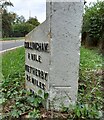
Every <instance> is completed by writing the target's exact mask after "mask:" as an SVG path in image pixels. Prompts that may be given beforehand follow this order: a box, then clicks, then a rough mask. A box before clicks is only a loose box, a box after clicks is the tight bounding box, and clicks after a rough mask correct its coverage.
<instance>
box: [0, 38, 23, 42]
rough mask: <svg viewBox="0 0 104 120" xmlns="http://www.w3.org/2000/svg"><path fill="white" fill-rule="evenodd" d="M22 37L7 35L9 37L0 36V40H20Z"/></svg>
mask: <svg viewBox="0 0 104 120" xmlns="http://www.w3.org/2000/svg"><path fill="white" fill-rule="evenodd" d="M22 39H24V37H9V38H0V41H2V40H3V41H8V40H22Z"/></svg>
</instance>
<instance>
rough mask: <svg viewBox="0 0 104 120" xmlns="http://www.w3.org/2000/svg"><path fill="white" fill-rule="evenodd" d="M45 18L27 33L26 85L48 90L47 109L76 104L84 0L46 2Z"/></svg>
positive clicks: (31, 89)
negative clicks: (77, 0)
mask: <svg viewBox="0 0 104 120" xmlns="http://www.w3.org/2000/svg"><path fill="white" fill-rule="evenodd" d="M46 13H47V17H46V21H45V22H44V23H42V24H41V25H39V26H38V27H37V28H35V29H34V30H33V31H32V32H30V33H29V34H28V35H27V36H26V40H25V48H26V53H25V57H26V65H25V71H26V72H25V73H26V74H25V75H26V88H27V89H28V90H30V91H31V92H32V93H38V91H39V90H40V89H41V90H42V91H43V92H47V93H49V98H48V108H51V109H53V108H55V109H60V106H61V105H62V104H64V105H65V106H69V104H71V103H75V102H76V99H77V92H78V72H79V61H80V38H79V36H80V33H81V26H82V14H83V2H48V3H47V12H46Z"/></svg>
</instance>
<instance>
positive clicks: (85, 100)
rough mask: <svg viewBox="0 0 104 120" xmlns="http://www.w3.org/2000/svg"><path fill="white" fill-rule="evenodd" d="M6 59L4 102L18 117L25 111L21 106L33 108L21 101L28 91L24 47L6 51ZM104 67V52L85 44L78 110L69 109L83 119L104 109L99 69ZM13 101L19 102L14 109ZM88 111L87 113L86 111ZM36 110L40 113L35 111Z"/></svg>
mask: <svg viewBox="0 0 104 120" xmlns="http://www.w3.org/2000/svg"><path fill="white" fill-rule="evenodd" d="M2 61H3V62H2V72H3V75H4V81H3V85H2V89H3V91H4V92H3V93H4V98H5V102H4V103H3V106H4V112H7V113H9V111H11V112H10V115H12V117H13V115H14V116H15V117H18V116H19V114H20V113H22V114H23V111H22V110H20V109H21V108H24V109H25V110H26V111H27V110H28V109H30V108H31V106H26V103H25V105H23V104H24V103H22V104H21V102H20V101H19V100H21V99H24V97H23V94H24V93H23V91H22V89H23V88H24V83H25V80H24V75H25V70H24V65H25V50H24V48H18V49H16V50H14V51H10V52H7V53H5V54H3V57H2ZM101 69H102V56H101V54H99V53H97V52H95V51H94V50H88V49H85V48H84V47H82V48H81V56H80V72H79V90H78V100H77V103H78V104H77V106H76V108H74V112H70V113H69V114H71V113H72V114H71V116H74V117H75V118H79V119H80V118H82V120H84V119H83V118H85V119H87V118H88V119H89V117H91V118H94V119H95V118H96V117H98V116H99V111H101V105H102V97H101V90H100V89H101V84H100V83H101V74H98V72H99V71H101ZM18 96H19V98H18ZM26 99H28V97H27V98H25V99H24V100H23V101H25V100H26ZM30 100H31V99H30ZM8 101H9V102H8ZM10 101H11V102H10ZM18 103H19V104H18ZM10 104H13V105H14V106H15V107H14V109H13V110H11V108H12V107H11V105H10ZM15 104H16V105H17V104H18V105H19V107H16V105H15ZM13 105H12V106H13ZM21 106H22V107H21ZM81 106H82V107H81ZM87 106H88V108H87ZM81 108H83V109H81ZM7 109H8V111H7ZM16 110H17V112H16ZM18 111H19V113H18ZM21 111H22V112H21ZM26 111H25V112H26ZM85 112H87V113H86V114H85ZM16 113H18V114H16ZM33 114H36V113H34V112H33ZM88 115H89V116H88ZM73 119H74V118H73ZM79 119H78V120H79ZM95 120H96V119H95Z"/></svg>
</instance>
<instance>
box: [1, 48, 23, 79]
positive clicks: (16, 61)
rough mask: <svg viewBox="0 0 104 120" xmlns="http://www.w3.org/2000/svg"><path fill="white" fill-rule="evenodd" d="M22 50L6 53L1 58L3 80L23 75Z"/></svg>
mask: <svg viewBox="0 0 104 120" xmlns="http://www.w3.org/2000/svg"><path fill="white" fill-rule="evenodd" d="M24 51H25V50H24V48H19V49H16V50H14V51H10V52H6V53H5V54H3V57H2V73H3V75H4V78H7V77H9V76H10V75H12V76H13V75H14V74H19V75H24V64H25V53H24Z"/></svg>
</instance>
